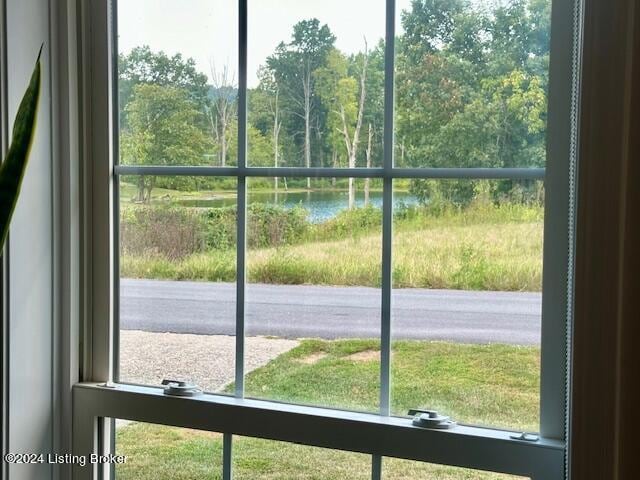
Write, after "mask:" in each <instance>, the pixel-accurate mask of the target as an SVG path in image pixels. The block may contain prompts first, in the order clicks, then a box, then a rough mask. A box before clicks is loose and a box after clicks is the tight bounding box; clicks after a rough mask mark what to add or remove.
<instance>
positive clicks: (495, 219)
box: [391, 180, 544, 431]
mask: <svg viewBox="0 0 640 480" xmlns="http://www.w3.org/2000/svg"><path fill="white" fill-rule="evenodd" d="M394 188H395V192H397V194H401V192H403V191H406V190H407V189H411V191H412V192H413V193H414V195H415V196H416V200H417V202H418V203H417V204H416V205H413V206H398V205H396V207H395V209H394V241H393V246H394V254H393V281H394V290H393V303H392V305H393V321H392V327H393V328H392V332H393V340H394V341H393V345H392V349H393V351H392V375H393V379H392V382H391V384H392V409H393V412H394V413H395V414H398V415H404V414H406V413H407V411H408V410H409V409H410V408H425V409H433V410H437V411H439V412H441V413H442V414H444V415H448V416H451V417H452V418H453V419H454V420H457V421H459V422H464V423H472V424H482V425H489V426H493V427H506V428H514V429H518V430H527V431H537V430H538V425H539V402H540V395H539V381H540V325H541V294H540V290H541V283H542V281H541V276H542V232H543V196H544V192H543V187H542V184H541V183H540V182H530V181H527V182H507V181H467V180H465V181H433V180H428V181H417V182H407V181H405V180H396V181H395V183H394Z"/></svg>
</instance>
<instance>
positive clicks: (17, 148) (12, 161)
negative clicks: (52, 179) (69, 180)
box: [0, 46, 42, 250]
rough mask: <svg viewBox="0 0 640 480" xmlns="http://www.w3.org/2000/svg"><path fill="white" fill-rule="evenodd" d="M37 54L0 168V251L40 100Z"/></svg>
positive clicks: (20, 183) (27, 153) (14, 201)
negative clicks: (9, 143)
mask: <svg viewBox="0 0 640 480" xmlns="http://www.w3.org/2000/svg"><path fill="white" fill-rule="evenodd" d="M41 53H42V46H40V52H38V58H37V60H36V66H35V67H34V69H33V74H32V75H31V81H30V82H29V87H28V88H27V91H26V92H25V94H24V96H23V97H22V101H21V102H20V107H19V108H18V113H17V114H16V119H15V122H14V124H13V135H12V138H11V145H10V146H9V151H8V152H7V156H6V158H5V159H4V162H2V165H0V235H2V237H1V240H0V250H1V249H2V247H3V246H4V242H5V240H6V238H7V233H8V232H9V223H10V222H11V216H12V215H13V210H14V209H15V206H16V202H17V201H18V195H19V193H20V186H21V185H22V179H23V178H24V172H25V170H26V167H27V160H28V158H29V151H30V149H31V142H32V140H33V132H34V130H35V126H36V114H37V111H38V100H39V98H40V54H41Z"/></svg>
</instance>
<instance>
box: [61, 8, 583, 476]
mask: <svg viewBox="0 0 640 480" xmlns="http://www.w3.org/2000/svg"><path fill="white" fill-rule="evenodd" d="M113 1H114V3H112V0H92V1H90V2H80V4H79V7H80V8H79V10H80V12H79V17H80V18H79V25H80V30H81V35H80V37H81V38H80V47H81V48H80V59H81V62H80V64H81V67H82V68H81V72H80V73H81V75H80V81H81V85H82V92H81V93H82V96H81V100H82V101H81V103H82V107H83V109H82V112H81V115H82V117H83V119H84V120H85V121H84V124H85V127H84V132H83V136H84V140H85V143H84V146H85V152H84V153H85V154H84V158H85V171H84V173H85V175H84V179H85V182H86V187H87V191H88V192H90V195H88V198H87V204H86V205H85V209H87V211H89V212H91V218H92V219H93V220H92V221H91V222H90V224H88V225H86V226H85V227H86V228H85V235H86V238H87V240H88V241H87V244H86V251H85V252H84V256H85V259H90V262H88V267H87V268H89V270H90V271H89V276H88V278H89V279H90V285H88V286H87V292H85V294H86V297H87V298H88V301H89V304H90V305H91V308H90V315H89V318H87V319H86V321H85V323H84V330H83V332H84V335H83V358H82V379H83V383H81V384H78V385H76V386H75V387H74V391H73V415H74V419H73V444H74V454H78V455H80V454H85V455H89V454H91V453H98V452H102V453H104V452H109V451H111V450H112V449H113V445H112V444H111V440H112V438H113V435H111V434H112V422H111V421H108V419H113V418H121V419H128V420H138V421H144V422H149V423H156V424H163V425H172V426H176V427H188V428H196V429H201V430H209V431H216V432H222V433H224V434H225V436H224V440H225V441H224V454H223V468H224V472H223V475H224V476H223V478H225V479H230V478H231V451H232V448H231V446H232V441H231V438H232V435H244V436H254V437H259V438H267V439H273V440H282V441H289V442H296V443H301V444H305V445H311V446H318V447H327V448H334V449H341V450H348V451H354V452H361V453H368V454H371V456H372V478H373V479H374V480H375V479H379V478H381V471H382V458H383V457H385V456H387V457H397V458H405V459H411V460H418V461H424V462H430V463H438V464H446V465H454V466H459V467H466V468H473V469H480V470H488V471H495V472H502V473H511V474H515V475H523V476H527V477H530V478H532V479H535V480H540V479H545V480H549V479H550V480H555V479H557V480H560V479H562V478H565V465H566V450H567V449H566V444H567V434H566V431H567V427H566V426H567V418H568V406H567V400H566V399H567V398H568V386H569V385H570V382H569V378H568V358H569V345H570V328H569V327H570V318H571V313H572V312H571V308H570V306H571V294H572V291H571V285H572V276H571V272H572V258H573V233H572V232H573V217H574V209H575V207H574V201H573V198H574V191H573V189H574V184H575V175H576V172H575V170H576V158H577V153H576V147H575V146H576V137H577V133H576V123H577V122H576V118H577V106H578V100H577V92H578V87H579V82H578V80H579V77H578V72H579V68H578V67H579V58H580V40H581V29H582V13H581V12H582V4H581V0H553V7H552V22H551V57H550V58H551V60H550V69H549V77H550V80H549V85H550V88H549V96H548V105H549V113H548V133H547V166H546V169H523V168H515V169H484V168H421V169H415V168H411V169H406V168H395V167H394V164H393V154H394V151H393V150H394V149H393V132H394V127H393V122H394V99H393V97H394V84H393V81H394V75H393V74H391V73H393V72H394V61H395V56H394V55H393V53H394V41H395V15H396V6H395V0H386V43H385V48H386V56H385V111H384V116H385V130H384V163H383V166H382V167H380V168H355V169H346V168H345V169H332V168H277V169H275V168H262V167H249V166H247V162H246V158H247V143H246V119H247V103H246V100H247V63H246V60H247V3H248V0H238V6H239V57H240V59H239V97H238V102H239V106H238V122H239V123H238V126H239V128H238V137H239V144H238V166H237V167H225V168H220V167H146V166H139V167H137V166H118V165H116V164H115V163H116V162H115V159H117V158H118V143H117V128H118V119H117V115H118V113H117V112H118V109H117V107H116V101H117V99H116V98H114V92H116V91H117V89H116V86H117V76H116V75H117V73H116V69H115V68H114V67H115V65H117V53H116V52H117V45H116V36H115V35H114V32H115V31H116V30H115V18H116V17H117V15H115V12H114V9H115V7H116V5H115V0H113ZM143 172H144V173H147V174H161V175H189V176H203V175H204V176H206V175H212V176H231V177H236V178H237V179H238V186H237V189H238V235H237V237H238V244H239V245H240V246H242V247H243V248H238V259H237V260H238V261H237V265H238V268H237V311H236V382H235V385H236V391H235V396H234V397H229V396H224V395H215V394H204V395H202V396H200V397H197V398H170V397H167V396H165V395H163V394H162V391H161V390H160V389H159V388H155V387H151V386H138V385H128V384H120V383H113V380H114V379H117V372H116V363H117V362H116V361H117V358H118V351H117V344H118V341H117V334H118V327H117V320H116V315H115V312H117V311H118V310H119V307H118V303H117V302H118V297H119V294H118V282H117V280H118V279H117V278H116V277H117V275H115V272H117V262H118V255H117V254H116V246H115V243H114V242H115V239H117V238H118V235H117V233H118V232H117V226H118V212H117V209H116V208H115V205H117V200H118V199H117V195H118V193H117V177H118V175H122V174H136V173H143ZM269 176H272V177H273V176H296V177H309V176H310V177H345V178H346V177H356V178H364V177H369V178H382V179H383V226H382V235H383V252H382V258H383V262H382V288H381V294H382V309H381V351H382V355H381V377H380V378H381V396H380V405H381V407H380V413H379V414H363V413H354V412H345V411H341V410H332V409H326V408H315V407H308V406H300V405H289V404H282V403H276V402H268V401H261V400H248V399H244V398H243V397H244V317H245V316H244V305H245V301H244V300H245V298H244V294H245V283H246V276H245V253H246V238H245V222H246V193H247V189H246V179H247V178H249V177H269ZM395 178H438V179H446V178H466V179H482V178H538V179H544V182H545V223H544V245H545V248H544V254H543V256H544V259H543V260H544V271H543V285H544V288H543V296H542V335H541V351H542V363H541V394H540V396H541V399H540V438H539V440H538V441H537V442H527V441H522V440H517V439H514V438H511V435H512V433H513V432H509V431H505V430H499V429H492V428H481V427H475V426H465V425H462V426H459V427H457V428H455V429H453V430H448V431H441V430H428V429H421V428H417V427H414V426H412V425H411V422H410V421H409V420H407V419H405V418H399V417H392V416H390V408H389V405H390V401H389V399H390V349H391V293H392V278H391V272H392V269H391V250H390V249H391V238H392V233H393V232H392V223H393V211H392V208H393V202H392V200H393V191H392V189H393V179H395ZM104 219H110V220H109V221H105V220H104ZM105 384H106V385H107V386H105ZM269 425H278V428H277V429H273V428H269V427H268V426H269ZM336 432H339V433H336ZM108 475H110V469H109V466H103V467H100V468H98V467H97V466H87V467H84V468H83V467H80V466H79V465H76V466H74V478H75V479H81V480H89V479H98V478H108ZM382 478H383V477H382Z"/></svg>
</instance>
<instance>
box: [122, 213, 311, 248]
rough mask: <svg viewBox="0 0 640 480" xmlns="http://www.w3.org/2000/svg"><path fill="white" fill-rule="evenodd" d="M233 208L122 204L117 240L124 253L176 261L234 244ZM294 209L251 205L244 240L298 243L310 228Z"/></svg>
mask: <svg viewBox="0 0 640 480" xmlns="http://www.w3.org/2000/svg"><path fill="white" fill-rule="evenodd" d="M236 215H237V214H236V208H235V207H222V208H187V207H176V206H171V205H168V206H152V205H135V206H126V207H124V208H123V210H122V213H121V220H120V242H121V246H122V253H123V254H125V255H143V256H147V257H149V256H161V257H163V258H166V259H170V260H177V259H182V258H184V257H186V256H188V255H191V254H194V253H202V252H205V251H210V250H229V249H233V248H235V246H236V231H237V225H236V218H237V217H236ZM307 216H308V213H307V211H306V210H304V209H303V208H300V207H295V208H293V209H286V208H284V207H281V206H277V205H264V204H251V205H249V207H248V209H247V244H248V246H249V247H251V248H254V247H255V248H263V247H277V246H281V245H290V244H293V243H297V242H299V241H300V240H301V239H302V238H303V237H304V235H305V234H306V233H307V230H308V228H309V226H310V223H309V221H308V220H307Z"/></svg>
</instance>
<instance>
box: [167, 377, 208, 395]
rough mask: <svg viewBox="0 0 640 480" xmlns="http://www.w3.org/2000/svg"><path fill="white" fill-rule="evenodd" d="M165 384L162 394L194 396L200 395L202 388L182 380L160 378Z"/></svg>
mask: <svg viewBox="0 0 640 480" xmlns="http://www.w3.org/2000/svg"><path fill="white" fill-rule="evenodd" d="M162 385H165V386H166V387H165V389H164V394H165V395H172V396H174V397H195V396H196V395H200V394H201V393H202V390H201V389H200V388H198V386H197V385H192V384H190V383H187V382H183V381H182V380H162Z"/></svg>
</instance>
